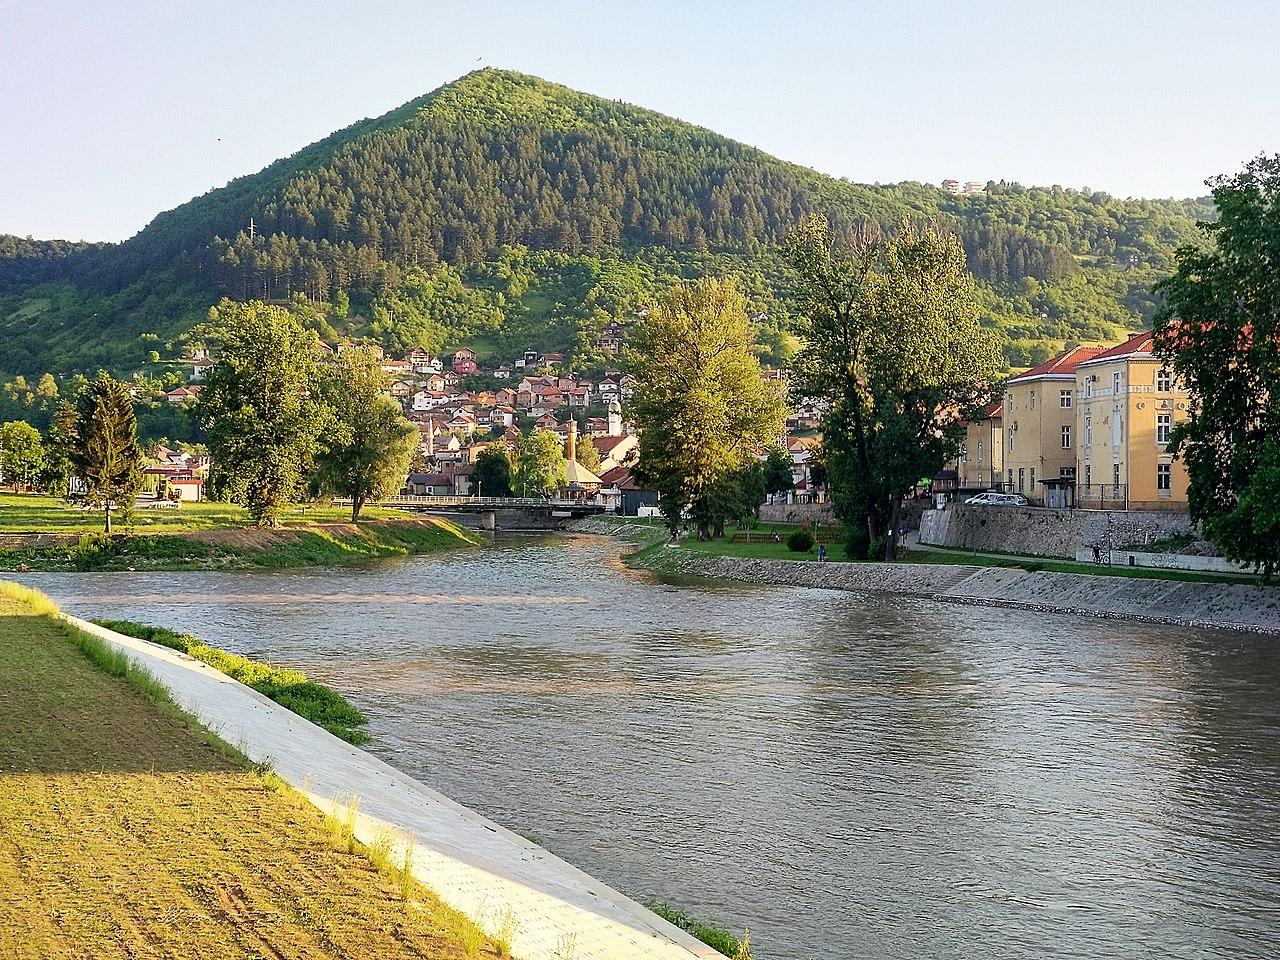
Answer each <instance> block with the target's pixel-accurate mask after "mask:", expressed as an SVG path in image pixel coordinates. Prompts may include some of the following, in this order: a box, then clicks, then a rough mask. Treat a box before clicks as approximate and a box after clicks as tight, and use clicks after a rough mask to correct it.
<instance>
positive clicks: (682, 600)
mask: <svg viewBox="0 0 1280 960" xmlns="http://www.w3.org/2000/svg"><path fill="white" fill-rule="evenodd" d="M21 579H22V580H24V581H25V582H27V583H30V584H31V585H33V586H37V587H39V588H41V589H43V590H46V591H47V592H48V593H50V594H51V595H53V596H54V597H55V598H56V599H58V600H59V601H61V602H62V603H63V604H64V606H65V607H66V608H67V609H69V610H71V611H73V612H75V613H78V614H81V615H85V616H97V617H123V618H129V619H136V620H142V621H146V622H149V623H154V624H161V625H164V626H169V627H173V628H177V629H184V630H189V631H191V632H194V633H196V634H198V635H199V636H201V637H202V638H204V639H206V640H208V641H210V642H211V643H214V644H216V645H218V646H222V647H225V648H227V649H230V650H235V651H239V652H242V653H245V654H248V655H250V656H253V657H258V658H263V659H268V660H271V661H273V662H276V663H279V664H283V665H290V666H296V667H299V668H301V669H303V670H305V671H307V672H308V673H309V674H311V675H313V676H314V677H315V678H317V679H321V680H324V681H325V682H327V683H329V684H331V685H333V686H334V687H337V688H338V689H340V690H341V691H342V692H343V693H344V694H346V695H347V696H348V697H349V698H350V699H351V700H352V701H353V702H355V703H356V704H357V705H358V706H360V707H361V708H362V709H363V710H365V711H366V712H367V713H368V715H369V716H370V718H371V722H370V725H369V732H370V733H371V734H372V736H373V744H372V746H371V747H370V749H372V750H373V752H375V753H377V754H378V755H380V756H381V757H383V758H384V759H386V760H388V761H389V762H391V763H392V764H394V765H396V766H397V767H399V768H401V769H402V770H404V771H406V772H407V773H409V774H411V775H412V776H414V777H417V778H419V779H420V780H422V781H424V782H426V783H428V784H430V785H432V786H434V787H437V788H438V789H440V790H442V791H444V792H445V793H447V794H448V795H450V796H452V797H453V798H455V799H457V800H459V801H461V802H463V803H465V804H468V805H469V806H471V807H473V808H475V809H477V810H479V811H481V812H482V813H484V814H485V815H487V816H489V817H491V818H493V819H494V820H497V821H498V822H500V823H502V824H504V825H506V826H508V827H511V828H512V829H514V830H517V831H519V832H521V833H523V834H525V835H526V836H529V837H531V838H533V839H535V840H537V841H538V842H540V843H542V844H544V845H545V846H547V847H548V848H549V849H551V850H552V851H554V852H555V853H557V854H559V855H561V856H562V857H564V858H565V859H567V860H569V861H570V862H572V863H574V864H576V865H577V866H579V867H582V868H583V869H585V870H587V871H588V872H589V873H592V874H594V875H596V876H598V877H600V878H601V879H602V880H604V881H606V882H608V883H610V884H611V885H613V886H615V887H617V888H618V889H620V890H622V891H624V892H626V893H628V894H631V895H632V896H634V897H637V898H644V897H650V896H652V897H656V898H658V899H661V900H664V901H667V902H669V903H671V904H673V905H677V906H679V907H681V908H683V909H686V910H687V911H689V912H690V913H692V914H693V915H695V916H698V917H700V918H704V919H708V920H714V921H717V922H720V923H723V924H724V925H726V926H729V927H732V928H735V929H736V930H738V931H739V932H740V931H741V929H742V928H743V927H744V926H750V928H751V933H752V943H753V946H754V947H755V952H756V955H757V956H758V957H761V958H765V960H808V958H818V957H822V958H864V957H865V958H872V957H874V958H893V960H899V958H901V960H907V958H911V960H935V958H937V960H941V958H978V957H1046V956H1053V957H1058V958H1076V957H1080V958H1085V957H1087V958H1104V957H1108V958H1109V957H1134V958H1152V960H1154V958H1162V960H1163V958H1170V957H1179V958H1243V957H1257V958H1263V957H1266V958H1274V957H1275V956H1276V955H1277V953H1278V952H1280V645H1278V644H1277V642H1276V640H1275V638H1266V637H1260V636H1251V635H1245V634H1235V633H1228V632H1212V631H1204V630H1192V629H1184V628H1177V627H1168V626H1156V625H1147V624H1133V623H1124V622H1116V621H1106V620H1093V619H1082V618H1076V617H1067V616H1056V615H1047V614H1033V613H1026V612H1020V611H1012V610H1007V609H1000V608H982V607H970V606H958V605H950V604H943V603H933V602H927V601H917V600H900V599H895V598H885V597H880V598H865V597H859V596H855V595H851V594H847V593H839V592H835V591H825V590H807V589H794V588H786V589H784V588H778V587H770V586H763V585H761V586H754V585H744V584H718V583H696V584H693V583H666V582H662V581H660V580H658V579H657V578H655V577H653V576H652V575H649V574H644V573H636V572H632V571H629V570H627V569H626V568H624V567H622V566H621V565H620V564H619V563H618V562H617V559H616V546H615V545H613V544H611V543H610V542H608V541H605V540H601V539H595V538H581V539H566V538H560V539H555V538H534V539H518V540H513V541H509V542H506V543H503V544H500V545H499V546H497V547H496V548H494V549H488V550H482V551H476V552H467V553H461V554H454V555H448V556H444V555H442V556H435V557H422V558H415V559H412V560H407V561H401V562H394V563H386V564H380V565H377V566H373V567H369V568H367V569H360V570H352V569H342V570H310V571H298V572H287V573H189V574H168V573H166V574H149V573H132V574H74V575H72V574H42V575H34V574H32V575H26V576H23V577H22V578H21Z"/></svg>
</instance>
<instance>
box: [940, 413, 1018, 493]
mask: <svg viewBox="0 0 1280 960" xmlns="http://www.w3.org/2000/svg"><path fill="white" fill-rule="evenodd" d="M951 468H952V469H954V470H955V472H956V483H957V486H958V488H959V489H960V490H999V489H1000V488H1001V487H1002V485H1003V484H1004V482H1005V480H1004V404H1002V403H1001V402H1000V401H998V400H997V401H996V402H994V403H989V404H987V406H985V407H983V409H982V412H981V413H980V414H978V415H977V416H975V417H973V418H972V419H970V420H968V421H966V423H965V425H964V445H963V446H962V447H961V448H960V454H959V456H957V457H956V460H955V462H954V463H953V464H951Z"/></svg>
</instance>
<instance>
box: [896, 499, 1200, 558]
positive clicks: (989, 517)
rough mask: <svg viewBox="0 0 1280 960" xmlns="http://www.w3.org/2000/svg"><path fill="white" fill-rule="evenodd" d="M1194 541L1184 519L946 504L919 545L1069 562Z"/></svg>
mask: <svg viewBox="0 0 1280 960" xmlns="http://www.w3.org/2000/svg"><path fill="white" fill-rule="evenodd" d="M1186 534H1191V535H1196V530H1195V527H1194V525H1193V524H1192V523H1191V520H1190V518H1188V517H1187V515H1186V514H1184V513H1169V512H1158V511H1145V510H1047V509H1043V508H1031V507H998V506H971V505H969V504H964V503H960V504H955V503H953V504H951V505H949V506H948V507H947V508H946V509H944V510H926V511H925V512H924V515H923V516H922V517H921V519H920V542H921V543H922V544H927V545H931V546H937V547H952V548H955V549H958V550H976V551H981V552H986V553H1017V554H1025V555H1028V556H1036V557H1064V558H1074V557H1075V555H1076V552H1077V551H1078V550H1082V549H1088V550H1089V551H1090V556H1092V549H1093V546H1094V544H1106V543H1107V541H1108V538H1109V539H1110V543H1111V545H1112V546H1113V547H1126V546H1132V545H1138V544H1144V543H1151V542H1153V541H1156V540H1163V539H1165V538H1166V537H1174V536H1181V535H1186Z"/></svg>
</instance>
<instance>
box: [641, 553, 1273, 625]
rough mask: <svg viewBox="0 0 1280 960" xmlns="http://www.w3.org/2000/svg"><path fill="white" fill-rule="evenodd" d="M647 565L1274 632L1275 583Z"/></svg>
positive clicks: (702, 563) (812, 566)
mask: <svg viewBox="0 0 1280 960" xmlns="http://www.w3.org/2000/svg"><path fill="white" fill-rule="evenodd" d="M653 565H654V566H658V567H661V568H663V569H672V570H676V571H678V572H680V573H684V574H687V575H692V576H710V577H723V578H726V579H730V580H744V581H747V582H750V583H780V584H787V585H789V586H797V587H818V588H822V589H827V590H850V591H855V592H859V593H883V594H898V595H901V596H909V597H920V598H927V599H931V600H942V601H948V602H953V603H975V604H986V605H992V606H1006V607H1015V608H1020V609H1025V610H1036V611H1045V612H1050V613H1069V614H1077V615H1081V616H1089V617H1102V618H1107V619H1130V620H1144V621H1149V622H1155V623H1176V624H1183V625H1187V626H1195V627H1212V628H1225V629H1232V630H1247V631H1250V632H1254V633H1273V634H1278V635H1280V587H1262V586H1258V585H1256V584H1251V583H1196V582H1190V583H1188V582H1182V581H1173V580H1155V579H1151V580H1145V579H1137V578H1132V577H1117V576H1102V575H1099V576H1091V575H1088V574H1079V573H1049V572H1046V571H1036V572H1032V571H1028V570H1021V569H1017V568H1008V567H977V566H969V565H967V564H942V563H937V564H930V563H838V562H833V563H816V562H814V561H805V560H758V559H749V558H743V557H716V556H708V555H706V554H701V553H694V552H692V551H689V550H682V549H679V548H671V549H668V550H666V551H664V552H663V553H662V554H661V555H660V556H659V557H658V558H657V559H656V560H655V561H654V564H653Z"/></svg>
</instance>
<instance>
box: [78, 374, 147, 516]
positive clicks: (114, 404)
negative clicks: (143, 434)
mask: <svg viewBox="0 0 1280 960" xmlns="http://www.w3.org/2000/svg"><path fill="white" fill-rule="evenodd" d="M73 451H74V452H73V455H72V461H71V465H72V467H73V468H74V470H75V474H76V476H77V477H78V478H79V479H80V482H81V484H82V489H81V491H80V493H79V494H78V497H79V499H81V500H83V501H84V502H85V503H86V504H87V505H89V506H92V507H98V508H101V509H102V510H103V511H104V512H105V513H106V526H105V530H106V532H107V533H111V518H112V514H113V513H115V512H121V513H125V514H128V513H129V512H130V511H131V510H132V509H133V500H134V497H135V496H137V493H138V491H139V490H140V489H141V488H142V449H141V448H140V447H139V446H138V421H137V419H136V418H135V417H134V413H133V399H132V398H131V397H130V396H129V388H128V386H126V385H125V384H123V383H121V382H120V381H119V380H116V379H115V378H113V377H112V376H110V375H109V374H106V373H100V374H98V376H97V377H96V378H94V379H93V380H91V381H90V382H89V384H88V386H87V387H86V388H85V389H84V390H82V391H81V392H80V396H79V398H78V400H77V404H76V419H75V446H74V447H73Z"/></svg>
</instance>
